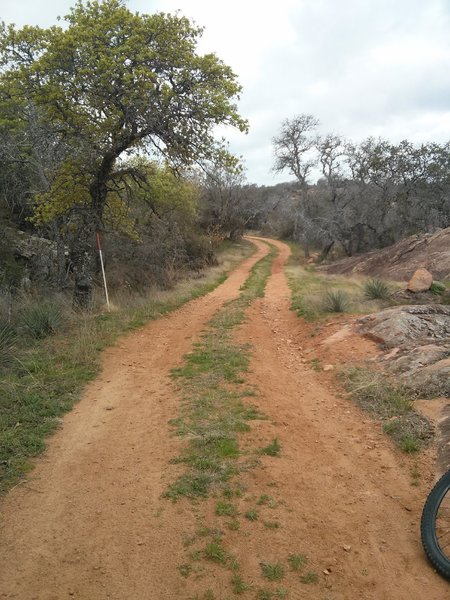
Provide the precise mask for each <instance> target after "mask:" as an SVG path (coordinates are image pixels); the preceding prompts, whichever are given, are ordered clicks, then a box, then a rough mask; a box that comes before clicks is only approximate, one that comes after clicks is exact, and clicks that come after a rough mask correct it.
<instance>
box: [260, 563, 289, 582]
mask: <svg viewBox="0 0 450 600" xmlns="http://www.w3.org/2000/svg"><path fill="white" fill-rule="evenodd" d="M259 566H260V567H261V573H262V575H263V577H265V578H266V579H268V580H269V581H280V580H281V579H283V577H284V574H285V573H284V567H283V565H282V564H281V563H273V564H271V563H260V564H259Z"/></svg>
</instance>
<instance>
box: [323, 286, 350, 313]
mask: <svg viewBox="0 0 450 600" xmlns="http://www.w3.org/2000/svg"><path fill="white" fill-rule="evenodd" d="M348 305H349V298H348V295H347V294H346V293H345V292H343V291H342V290H330V291H328V292H327V293H326V294H325V298H324V300H323V309H324V310H325V311H326V312H337V313H341V312H345V311H346V310H347V308H348Z"/></svg>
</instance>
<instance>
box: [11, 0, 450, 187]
mask: <svg viewBox="0 0 450 600" xmlns="http://www.w3.org/2000/svg"><path fill="white" fill-rule="evenodd" d="M73 3H74V2H73V1H72V0H58V1H56V0H39V1H38V0H1V8H0V11H1V12H0V18H1V19H2V20H4V21H6V22H7V23H9V22H15V23H16V24H17V25H24V24H38V25H41V26H48V25H51V24H53V23H55V22H56V17H57V15H63V14H66V13H67V12H68V9H69V7H70V6H71V5H72V4H73ZM128 6H129V8H130V9H132V10H138V11H139V12H147V13H151V12H155V11H164V12H173V11H175V10H177V9H180V11H181V13H183V14H184V15H186V16H187V17H190V18H192V19H194V20H195V21H196V23H197V24H198V25H202V26H204V27H205V33H204V36H203V39H202V42H201V47H200V50H201V51H202V52H206V51H208V52H209V51H214V52H216V54H217V55H218V56H219V57H220V58H221V59H223V60H224V61H225V62H226V63H227V64H229V65H230V66H231V67H232V68H233V69H234V71H235V72H236V73H237V75H238V77H239V81H240V83H241V85H242V86H243V93H242V97H241V102H240V110H241V114H242V115H243V116H245V117H246V118H247V119H248V120H249V123H250V132H249V134H248V135H243V134H240V133H237V132H233V131H232V130H227V132H226V137H227V138H228V139H229V140H230V143H231V149H232V151H233V152H235V153H236V154H239V155H242V156H243V158H244V160H245V164H246V167H247V176H248V180H249V181H250V182H252V183H258V184H265V185H271V184H273V183H276V182H279V181H286V180H289V179H291V177H290V176H289V175H288V174H287V173H286V174H285V175H278V176H275V175H274V174H273V173H272V172H271V168H272V164H273V153H272V143H271V139H272V137H273V136H274V135H276V133H277V131H278V129H279V126H280V123H281V121H282V120H283V119H285V118H286V117H292V116H294V115H296V114H299V113H312V114H314V116H316V117H317V118H318V119H319V120H320V122H321V126H320V129H321V131H323V132H330V131H333V132H335V133H340V134H343V135H345V136H347V137H349V138H351V139H353V140H355V141H358V140H362V139H363V138H365V137H367V136H369V135H374V136H383V137H387V138H389V139H391V140H392V141H400V140H401V139H405V138H407V139H409V140H411V141H414V142H421V141H438V142H444V141H447V140H449V139H450V76H449V74H450V1H449V0H277V1H276V2H273V0H271V1H270V2H269V1H266V0H259V1H258V2H257V1H255V2H249V1H247V2H246V1H245V0H227V2H220V3H219V2H214V1H213V0H209V1H208V0H129V2H128Z"/></svg>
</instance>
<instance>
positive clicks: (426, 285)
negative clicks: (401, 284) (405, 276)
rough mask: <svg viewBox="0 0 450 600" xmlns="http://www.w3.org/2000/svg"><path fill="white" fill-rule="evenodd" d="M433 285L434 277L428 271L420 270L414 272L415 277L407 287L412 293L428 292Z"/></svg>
mask: <svg viewBox="0 0 450 600" xmlns="http://www.w3.org/2000/svg"><path fill="white" fill-rule="evenodd" d="M432 283H433V275H432V274H431V273H430V271H427V269H424V268H420V269H417V270H416V271H414V274H413V276H412V277H411V279H410V280H409V282H408V285H407V286H406V287H407V289H408V290H409V291H410V292H426V291H427V290H429V289H430V287H431V284H432Z"/></svg>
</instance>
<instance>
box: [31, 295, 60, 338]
mask: <svg viewBox="0 0 450 600" xmlns="http://www.w3.org/2000/svg"><path fill="white" fill-rule="evenodd" d="M22 321H23V324H24V326H25V328H26V329H27V331H28V332H29V333H30V334H31V335H32V336H33V337H34V338H36V339H40V338H44V337H46V336H48V335H51V334H53V333H56V331H58V329H59V328H60V327H61V325H62V321H63V317H62V312H61V309H60V308H59V306H57V305H56V304H52V303H50V302H43V303H42V304H37V305H36V306H33V307H31V308H29V309H27V310H26V311H25V312H24V314H23V316H22Z"/></svg>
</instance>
